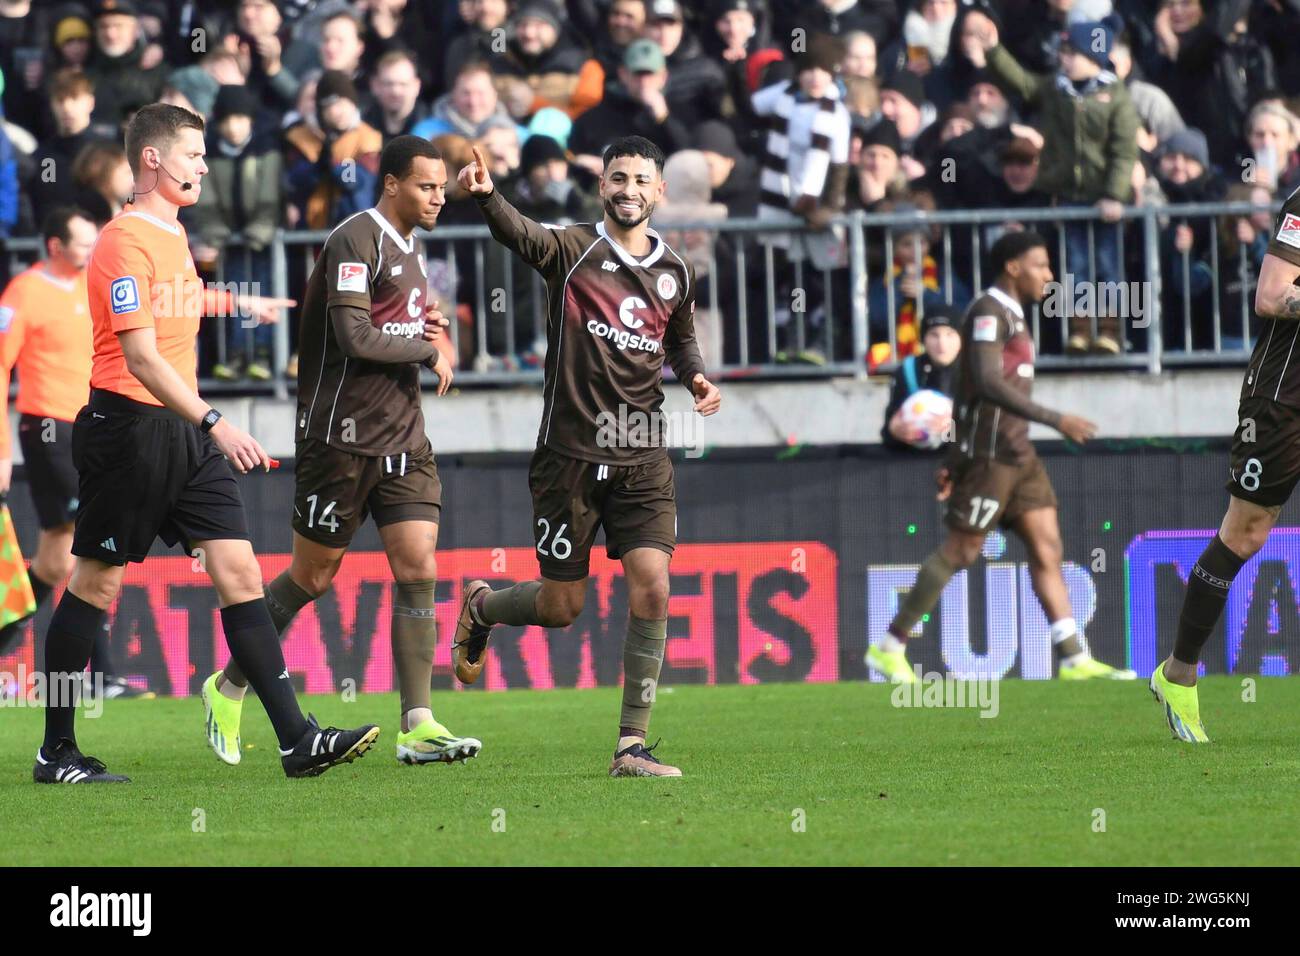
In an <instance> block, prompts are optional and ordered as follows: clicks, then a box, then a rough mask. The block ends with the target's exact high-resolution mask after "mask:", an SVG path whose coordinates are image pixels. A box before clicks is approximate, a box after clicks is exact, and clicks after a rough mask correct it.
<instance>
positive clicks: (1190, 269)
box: [1156, 126, 1226, 349]
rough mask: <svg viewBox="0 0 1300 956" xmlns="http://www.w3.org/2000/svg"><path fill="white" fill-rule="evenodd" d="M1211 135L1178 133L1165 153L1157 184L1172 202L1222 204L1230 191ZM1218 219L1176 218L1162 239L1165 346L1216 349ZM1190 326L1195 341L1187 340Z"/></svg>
mask: <svg viewBox="0 0 1300 956" xmlns="http://www.w3.org/2000/svg"><path fill="white" fill-rule="evenodd" d="M1210 159H1211V154H1210V148H1209V144H1208V143H1207V142H1206V137H1205V134H1204V133H1202V132H1201V131H1200V130H1199V129H1193V128H1192V127H1190V126H1189V127H1188V128H1187V129H1184V130H1182V131H1181V132H1178V133H1175V134H1174V135H1173V136H1171V137H1169V139H1168V140H1167V141H1166V142H1165V144H1164V145H1163V146H1162V147H1161V148H1160V155H1159V165H1158V167H1157V172H1156V180H1157V181H1158V182H1159V184H1160V189H1161V191H1162V192H1163V193H1164V195H1165V200H1166V201H1167V202H1170V203H1189V202H1219V201H1221V200H1222V199H1223V197H1224V194H1225V192H1226V187H1225V185H1224V182H1223V180H1222V179H1221V178H1220V177H1219V176H1218V174H1217V173H1216V172H1215V170H1214V168H1213V166H1212V165H1211V162H1210ZM1214 239H1215V237H1214V224H1213V220H1210V219H1206V218H1204V217H1197V218H1193V219H1181V218H1180V219H1175V220H1173V221H1172V222H1170V223H1169V225H1168V227H1166V229H1165V230H1164V233H1163V235H1162V236H1161V241H1160V246H1161V254H1160V261H1161V262H1162V263H1163V264H1164V275H1163V277H1162V282H1163V287H1164V301H1163V303H1162V304H1163V307H1164V313H1163V314H1164V315H1165V316H1166V319H1165V321H1164V322H1163V323H1162V324H1163V326H1164V333H1165V347H1166V348H1169V349H1177V348H1182V349H1210V348H1213V347H1214V330H1213V325H1212V321H1213V306H1214V302H1213V273H1212V270H1211V268H1210V261H1209V258H1210V244H1211V243H1212V242H1214ZM1185 319H1187V320H1189V321H1190V325H1191V332H1192V341H1191V342H1190V343H1189V342H1187V341H1186V338H1185V327H1184V326H1185V322H1184V320H1185Z"/></svg>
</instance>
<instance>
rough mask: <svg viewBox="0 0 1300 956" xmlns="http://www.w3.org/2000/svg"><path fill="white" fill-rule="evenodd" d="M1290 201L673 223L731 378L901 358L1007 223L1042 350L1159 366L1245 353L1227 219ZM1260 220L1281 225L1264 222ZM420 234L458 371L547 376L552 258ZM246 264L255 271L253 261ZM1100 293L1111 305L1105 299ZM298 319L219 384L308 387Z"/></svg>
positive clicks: (1241, 253)
mask: <svg viewBox="0 0 1300 956" xmlns="http://www.w3.org/2000/svg"><path fill="white" fill-rule="evenodd" d="M1276 209H1277V206H1276V205H1274V206H1271V207H1263V206H1255V205H1252V204H1250V203H1246V202H1235V203H1226V202H1225V203H1195V204H1180V205H1173V204H1170V205H1152V206H1131V207H1126V208H1125V209H1124V211H1123V215H1122V218H1121V219H1120V221H1119V222H1118V223H1113V224H1112V223H1105V222H1102V221H1101V219H1100V214H1099V212H1098V211H1097V210H1096V209H1095V208H1093V207H1066V206H1060V207H1048V208H1036V209H985V210H941V211H934V212H906V213H875V214H869V213H862V212H855V213H851V214H846V215H842V216H839V217H837V218H836V219H835V220H834V222H833V225H832V227H831V229H830V230H828V231H823V232H815V231H813V230H811V229H809V227H808V226H807V225H806V224H804V223H803V221H802V220H799V219H794V218H790V219H788V220H773V219H761V220H760V219H732V220H727V221H724V222H712V223H698V224H695V223H685V224H680V225H678V224H674V225H672V226H666V227H659V231H660V233H661V234H663V235H664V236H665V237H666V238H668V240H669V242H670V243H673V245H674V248H675V249H677V251H678V252H679V253H681V254H682V255H683V256H684V257H687V258H690V259H691V260H692V261H693V262H694V263H695V265H696V270H697V278H698V280H699V281H698V285H697V290H698V295H697V300H696V325H697V335H698V336H699V337H700V339H701V348H702V351H703V352H704V357H705V361H706V363H707V364H708V366H709V367H710V369H712V370H714V373H715V374H716V375H717V376H718V377H721V378H781V377H788V376H799V377H808V376H833V375H862V374H865V373H866V371H867V357H868V356H871V355H873V354H875V355H880V356H883V360H882V361H880V362H878V363H876V362H873V363H872V364H873V365H874V366H875V367H876V370H878V371H888V370H889V369H890V368H891V367H892V365H893V364H894V362H895V361H896V359H897V358H898V356H899V345H900V338H899V334H900V331H901V330H902V329H903V328H904V327H905V326H906V325H907V324H908V323H907V321H904V320H903V319H901V318H900V316H902V317H903V318H905V319H907V320H910V322H911V323H912V325H913V333H914V332H915V331H916V330H917V329H919V326H920V322H921V320H922V319H923V317H924V314H925V309H926V307H927V302H929V303H931V307H933V302H935V301H943V302H945V303H946V304H949V305H954V306H956V307H958V308H962V309H964V308H965V307H966V305H967V304H968V302H969V301H970V298H971V297H972V295H973V294H974V293H976V292H977V291H978V290H980V289H982V288H983V287H984V286H985V284H986V283H987V282H988V281H989V280H990V277H989V276H988V275H987V274H986V268H985V258H986V255H987V252H988V247H989V245H990V244H991V243H992V242H993V241H994V240H995V239H996V237H997V235H999V234H1001V233H1002V232H1003V231H1005V229H1006V228H1007V227H1008V224H1012V225H1011V228H1036V229H1038V230H1039V231H1040V232H1042V233H1043V234H1044V235H1045V237H1046V238H1047V239H1048V244H1049V249H1050V252H1051V255H1052V259H1053V271H1054V274H1055V277H1056V281H1057V283H1059V285H1058V286H1057V287H1056V290H1055V291H1056V292H1057V293H1058V295H1057V298H1056V300H1055V305H1053V301H1054V300H1053V297H1052V295H1051V294H1049V296H1048V297H1047V298H1046V299H1045V300H1044V302H1043V303H1040V304H1039V305H1038V306H1036V307H1035V308H1034V309H1033V310H1032V315H1031V323H1030V324H1031V327H1032V329H1033V334H1034V340H1035V345H1036V346H1037V349H1038V352H1039V359H1038V362H1039V365H1040V367H1044V368H1081V367H1086V368H1116V369H1120V368H1130V369H1146V370H1147V371H1149V372H1151V373H1158V372H1160V371H1161V369H1162V368H1164V367H1165V366H1166V365H1174V364H1194V363H1214V362H1225V363H1226V362H1233V363H1235V362H1240V361H1244V360H1245V358H1246V356H1247V355H1248V354H1249V351H1250V348H1251V341H1252V330H1251V328H1250V320H1251V317H1252V315H1253V283H1254V281H1255V278H1256V277H1257V275H1258V267H1259V261H1258V260H1259V259H1261V258H1262V254H1263V253H1262V249H1263V243H1262V241H1259V240H1257V241H1256V242H1255V243H1252V244H1251V245H1249V246H1248V245H1247V244H1245V243H1242V242H1240V241H1236V232H1235V228H1234V229H1225V228H1223V222H1224V221H1227V220H1233V221H1235V220H1236V219H1237V218H1239V217H1240V218H1247V217H1250V216H1251V215H1252V214H1260V213H1270V214H1271V213H1272V212H1275V211H1276ZM1179 224H1187V225H1189V226H1190V227H1191V229H1192V232H1193V233H1194V242H1193V245H1192V248H1190V249H1186V250H1184V251H1182V252H1179V251H1178V250H1177V249H1176V248H1175V245H1174V242H1173V237H1174V236H1175V235H1176V232H1177V227H1178V225H1179ZM1257 233H1258V234H1261V235H1263V236H1264V237H1266V236H1267V230H1257ZM327 236H328V232H327V231H319V232H288V231H281V232H279V233H278V234H277V235H276V237H275V239H274V240H273V241H272V243H271V244H270V246H269V247H268V248H267V250H266V252H265V255H266V256H267V257H268V259H269V276H270V288H269V289H265V288H263V289H261V290H260V291H261V292H262V293H263V294H271V295H275V296H285V297H293V298H296V299H298V300H299V302H301V300H302V297H303V292H304V290H305V287H306V281H307V277H308V276H309V275H310V272H311V269H312V266H313V265H314V263H315V258H316V255H317V254H318V252H319V249H320V246H321V244H322V243H323V242H324V241H325V239H326V237H327ZM1110 236H1113V239H1111V238H1109V237H1110ZM1227 236H1231V240H1227V239H1225V237H1227ZM418 239H419V241H420V243H421V244H422V245H423V247H424V253H425V256H426V262H427V263H428V265H429V267H430V268H429V282H430V295H431V296H432V297H436V298H439V299H440V300H441V303H442V310H443V312H444V313H446V314H447V315H448V317H449V318H451V319H452V322H451V325H450V329H449V334H450V337H451V341H452V344H453V348H454V349H455V351H456V353H457V355H458V357H459V359H460V368H459V369H458V370H457V377H456V380H457V383H458V384H459V385H462V386H469V385H492V384H511V383H526V382H536V381H539V380H540V378H541V374H542V373H541V365H540V363H541V359H542V355H541V352H542V351H543V350H544V343H545V315H544V309H545V294H544V291H543V287H542V282H541V280H540V278H539V277H538V276H537V274H536V273H535V272H534V271H533V270H532V269H530V268H528V267H527V266H525V265H523V264H522V263H521V262H520V261H518V260H517V259H516V258H515V257H514V256H513V255H511V254H509V253H508V252H507V251H506V250H505V249H504V247H502V246H501V245H499V244H498V243H496V242H495V241H494V240H493V239H492V238H491V236H490V234H489V232H488V230H487V227H486V226H482V225H473V226H440V227H438V228H437V229H435V230H434V231H433V232H427V233H426V232H422V233H419V234H418ZM1107 243H1111V245H1109V246H1108V245H1107ZM909 245H910V247H911V248H910V256H909V255H906V253H907V252H909V250H908V249H907V247H908V246H909ZM1234 245H1235V248H1236V253H1235V258H1234V259H1231V261H1228V260H1226V259H1225V255H1231V251H1230V250H1231V248H1232V247H1233V246H1234ZM40 246H41V244H40V242H39V241H38V240H36V239H13V240H9V241H7V242H6V243H5V253H6V255H7V257H8V260H9V267H10V272H11V273H13V272H16V271H17V270H18V269H20V268H22V267H24V266H25V265H26V264H27V263H29V262H30V261H31V260H32V259H34V258H35V257H36V256H38V255H39V254H40ZM789 246H794V247H795V250H794V251H793V252H792V251H791V250H790V249H789V248H787V247H789ZM1084 250H1086V252H1085V251H1084ZM241 255H243V256H245V259H247V250H246V249H245V248H244V247H243V246H242V244H241V242H240V241H239V237H235V239H234V240H232V242H231V243H230V244H229V245H228V246H227V248H226V250H225V253H224V258H223V260H222V261H223V266H222V267H220V268H218V270H217V273H216V274H215V275H213V276H211V278H212V279H213V280H214V281H218V282H220V281H224V279H225V275H226V274H227V272H228V267H227V266H226V265H225V264H226V263H230V262H233V261H234V259H233V257H236V256H241ZM1084 255H1086V273H1085V274H1084V275H1083V276H1082V278H1080V277H1078V276H1077V275H1076V274H1075V273H1074V272H1070V273H1068V274H1066V273H1065V267H1066V265H1074V266H1077V265H1079V262H1080V261H1081V260H1082V259H1083V256H1084ZM1108 256H1109V257H1110V260H1111V261H1110V262H1109V271H1110V272H1112V273H1114V274H1113V275H1110V276H1105V275H1103V273H1104V272H1106V271H1108V270H1107V268H1104V267H1103V265H1104V264H1103V262H1102V260H1103V259H1106V258H1107V257H1108ZM1071 257H1073V259H1072V258H1071ZM904 261H910V262H912V263H920V264H921V265H920V267H919V268H916V267H915V266H913V267H911V268H912V269H913V271H914V273H915V279H914V281H915V282H918V283H920V285H921V286H922V288H923V292H922V294H920V295H918V296H915V297H909V296H905V295H904V294H903V291H902V288H901V286H902V280H903V278H904V277H905V272H906V271H907V270H908V267H907V266H906V265H900V263H902V262H904ZM240 271H241V274H242V275H244V276H248V275H249V274H250V272H251V269H250V268H248V267H247V262H245V268H243V269H242V270H240ZM1112 292H1117V293H1120V295H1119V297H1118V299H1117V298H1116V297H1114V296H1112V297H1111V298H1109V299H1107V298H1106V295H1107V294H1109V293H1112ZM1089 294H1091V295H1092V299H1091V300H1090V301H1091V302H1092V303H1093V307H1092V308H1090V309H1089V308H1084V309H1083V310H1082V318H1078V317H1077V316H1079V315H1080V312H1079V311H1078V310H1076V308H1075V306H1076V303H1075V301H1074V297H1075V296H1076V295H1082V296H1083V297H1084V299H1085V300H1086V296H1087V295H1089ZM1125 295H1127V298H1126V299H1125V298H1124V296H1125ZM452 300H454V302H455V305H456V308H454V309H453V308H452V307H451V301H452ZM1120 300H1122V302H1121V305H1124V303H1127V304H1126V305H1124V307H1123V308H1122V309H1120V310H1119V311H1122V312H1124V313H1125V314H1121V315H1106V314H1104V313H1105V312H1107V311H1116V310H1115V309H1114V308H1113V305H1114V303H1115V302H1116V301H1120ZM1097 303H1107V304H1106V305H1105V306H1104V307H1103V308H1097V307H1096V304H1097ZM1085 305H1086V301H1085ZM1085 320H1086V321H1085ZM1111 320H1113V321H1111ZM231 321H239V320H238V319H237V318H231V319H216V320H212V323H215V326H213V325H211V324H209V325H208V326H205V330H206V331H205V334H206V336H207V338H206V339H205V341H206V343H207V345H208V347H209V354H210V355H211V356H212V357H213V358H214V359H215V360H222V361H224V360H226V358H227V355H226V351H225V350H226V348H227V342H228V330H227V328H226V325H225V323H227V322H231ZM1107 321H1111V325H1112V326H1117V327H1118V333H1119V334H1118V339H1119V341H1120V342H1121V343H1122V344H1123V345H1124V350H1123V351H1121V353H1120V354H1118V355H1098V354H1090V355H1085V356H1075V355H1066V354H1062V353H1063V351H1064V345H1065V343H1066V342H1068V340H1069V337H1070V334H1071V332H1072V331H1076V332H1078V331H1081V332H1082V334H1083V335H1084V338H1092V339H1094V340H1095V338H1096V336H1097V335H1098V333H1099V332H1101V331H1104V328H1103V326H1105V324H1106V322H1107ZM297 322H298V310H297V309H294V310H293V311H292V312H291V314H290V316H289V320H288V321H282V322H279V323H277V324H276V325H274V326H273V329H272V338H271V362H272V369H273V373H274V374H273V377H272V379H271V380H270V381H269V382H264V383H249V382H242V383H224V382H218V381H215V380H212V379H210V378H205V379H204V380H203V387H204V388H205V390H208V389H211V390H215V391H222V390H228V389H232V388H238V389H239V390H241V391H245V392H251V393H259V392H260V393H264V394H265V393H271V394H275V395H276V396H278V397H285V396H286V395H287V394H288V393H289V390H290V389H291V388H292V386H293V383H292V382H291V381H290V380H289V379H288V378H286V376H285V374H284V373H285V368H286V364H287V362H288V360H289V357H290V355H291V354H292V351H293V347H294V341H295V340H296V331H297V330H296V324H297ZM1080 324H1082V328H1075V326H1079V325H1080ZM903 344H904V345H906V343H903ZM539 345H540V346H541V348H539V347H538V346H539ZM885 346H887V350H886V349H885ZM873 349H874V352H873ZM209 364H210V363H208V362H206V361H205V362H204V364H203V366H201V367H204V368H206V367H209ZM428 381H429V382H432V381H433V379H432V376H431V375H430V376H429V377H428Z"/></svg>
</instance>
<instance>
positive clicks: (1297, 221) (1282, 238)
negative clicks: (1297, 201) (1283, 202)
mask: <svg viewBox="0 0 1300 956" xmlns="http://www.w3.org/2000/svg"><path fill="white" fill-rule="evenodd" d="M1277 241H1278V242H1280V243H1282V244H1284V245H1288V246H1291V247H1292V248H1295V249H1300V216H1296V215H1293V214H1291V213H1287V214H1286V216H1285V217H1283V219H1282V227H1281V228H1280V229H1278V231H1277Z"/></svg>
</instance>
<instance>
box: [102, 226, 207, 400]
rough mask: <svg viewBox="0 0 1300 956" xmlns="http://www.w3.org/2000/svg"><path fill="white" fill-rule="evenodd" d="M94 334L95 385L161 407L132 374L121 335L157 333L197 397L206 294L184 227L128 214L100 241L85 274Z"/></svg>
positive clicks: (162, 351) (160, 349) (161, 345)
mask: <svg viewBox="0 0 1300 956" xmlns="http://www.w3.org/2000/svg"><path fill="white" fill-rule="evenodd" d="M86 273H87V275H86V286H87V291H88V294H89V300H90V317H91V320H92V321H93V323H94V329H95V349H94V362H93V367H92V370H91V374H90V384H91V385H92V386H93V387H94V388H102V389H105V390H107V391H110V392H116V393H117V394H118V395H125V396H126V397H127V398H131V399H134V400H135V401H137V402H144V403H146V404H148V405H161V404H162V402H160V401H159V400H158V399H156V398H154V397H153V395H152V394H151V393H150V392H149V390H148V389H147V388H145V387H144V386H143V385H141V384H140V382H139V380H138V379H137V378H136V377H135V376H134V375H132V374H131V372H130V371H129V370H128V369H127V367H126V356H125V355H124V354H123V353H122V344H121V343H120V342H119V341H118V338H117V336H118V333H120V332H126V331H128V330H130V329H143V328H150V327H152V328H153V330H154V334H155V335H156V336H157V339H158V354H159V355H161V356H162V357H163V359H164V360H165V361H166V362H167V364H168V365H170V366H171V367H172V368H174V369H175V370H176V372H177V374H178V375H180V377H181V380H182V381H184V382H185V383H186V384H187V385H188V386H189V387H190V388H191V389H193V390H194V391H195V392H197V391H198V376H197V353H196V352H195V343H196V341H197V337H198V332H199V318H200V316H201V315H202V314H203V310H204V301H205V291H204V288H203V282H202V281H201V280H200V279H199V274H198V272H196V271H195V269H194V260H193V258H191V256H190V251H189V242H188V241H187V239H186V236H185V228H184V227H183V226H181V225H180V223H168V222H164V221H163V220H161V219H159V218H157V217H156V216H151V215H149V214H148V213H144V212H136V211H134V210H130V209H128V210H127V211H124V212H121V213H119V214H118V215H117V216H116V217H115V218H114V219H113V220H112V221H111V222H110V223H109V224H108V225H106V226H105V227H104V228H103V230H102V231H101V232H100V234H99V239H98V240H97V241H96V242H95V248H94V249H93V250H92V251H91V253H90V265H89V266H88V267H87V269H86Z"/></svg>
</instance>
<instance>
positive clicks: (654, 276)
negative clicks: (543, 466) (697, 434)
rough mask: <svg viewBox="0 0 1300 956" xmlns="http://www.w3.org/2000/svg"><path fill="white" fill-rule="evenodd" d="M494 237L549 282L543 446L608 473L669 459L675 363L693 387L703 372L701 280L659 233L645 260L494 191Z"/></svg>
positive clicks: (590, 227) (490, 205) (486, 206)
mask: <svg viewBox="0 0 1300 956" xmlns="http://www.w3.org/2000/svg"><path fill="white" fill-rule="evenodd" d="M480 208H481V209H482V211H483V215H484V217H485V218H486V220H487V223H488V226H489V227H490V228H491V230H492V235H493V236H494V237H495V238H496V239H497V240H498V241H500V242H502V243H504V244H505V245H506V246H508V247H509V248H510V249H512V250H514V251H515V252H516V253H518V255H519V256H520V258H522V259H523V260H524V262H526V263H527V264H528V265H530V266H532V267H533V268H534V269H536V270H537V271H538V272H539V273H540V274H541V276H542V278H543V279H544V280H545V282H546V293H547V317H546V321H547V351H546V379H545V387H544V391H543V399H544V401H545V406H544V409H543V412H542V423H541V427H540V429H539V430H538V434H537V443H538V445H539V446H541V445H545V446H546V447H548V448H551V449H554V450H555V451H558V452H560V453H561V454H564V455H568V456H570V457H573V458H580V459H583V460H585V461H591V462H596V463H598V464H608V465H627V464H633V463H636V462H640V461H647V460H649V459H651V458H653V457H655V456H656V455H662V454H664V448H663V444H664V443H663V427H662V421H663V419H662V416H661V414H660V411H659V409H660V406H661V405H662V404H663V400H664V393H663V364H664V359H665V358H667V360H668V363H669V365H670V366H671V367H672V369H673V372H674V373H676V375H677V377H678V379H680V380H681V381H682V383H683V384H686V385H687V387H688V388H689V383H690V382H691V381H692V380H693V379H694V377H695V375H696V374H697V373H701V372H703V371H704V363H703V362H702V360H701V359H700V352H699V348H698V347H697V346H696V342H695V272H694V270H693V269H692V268H691V267H690V266H689V265H688V264H687V263H686V262H685V261H684V260H683V259H682V258H681V257H680V256H679V255H678V254H677V253H676V252H674V251H673V250H672V248H670V247H669V246H668V244H667V243H666V242H664V240H663V239H662V238H661V237H660V236H659V235H658V234H657V233H656V232H655V231H654V230H653V229H651V230H648V235H649V237H650V241H651V247H650V251H649V252H648V253H646V254H645V255H644V256H641V257H639V258H638V257H636V256H633V255H632V254H631V253H630V252H628V251H627V250H626V249H624V248H623V247H622V246H620V245H619V244H618V243H617V242H616V241H615V240H614V239H613V237H611V236H610V235H608V234H607V233H606V231H605V225H604V223H603V222H598V223H577V224H574V225H567V226H551V225H541V224H539V223H536V222H534V221H533V220H531V219H529V218H527V217H526V216H523V215H521V214H520V213H519V212H518V210H516V209H515V208H514V207H513V206H511V205H510V203H509V202H507V201H506V200H505V198H504V197H502V196H501V193H500V190H495V191H493V192H492V193H491V194H490V195H489V197H488V198H487V200H486V201H484V200H480Z"/></svg>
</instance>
